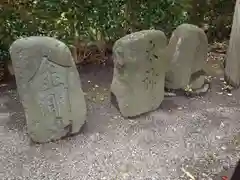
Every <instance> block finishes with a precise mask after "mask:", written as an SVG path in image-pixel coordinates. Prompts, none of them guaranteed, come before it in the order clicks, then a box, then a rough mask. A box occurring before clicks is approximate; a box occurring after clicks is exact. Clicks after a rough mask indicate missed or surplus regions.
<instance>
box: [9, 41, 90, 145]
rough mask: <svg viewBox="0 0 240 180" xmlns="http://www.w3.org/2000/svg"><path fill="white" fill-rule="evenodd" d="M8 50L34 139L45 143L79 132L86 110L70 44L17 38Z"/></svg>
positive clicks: (30, 131)
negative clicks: (68, 45) (69, 47)
mask: <svg viewBox="0 0 240 180" xmlns="http://www.w3.org/2000/svg"><path fill="white" fill-rule="evenodd" d="M9 51H10V55H11V59H12V63H13V68H14V71H15V77H16V83H17V88H18V93H19V98H20V99H21V101H22V104H23V107H24V110H25V115H26V121H27V128H28V133H29V135H30V137H31V139H32V140H33V141H34V142H39V143H43V142H49V141H52V140H57V139H60V138H61V137H63V136H66V135H67V134H74V133H77V132H79V130H80V128H81V127H82V125H83V124H84V123H85V119H86V112H87V110H86V103H85V98H84V94H83V91H82V89H81V82H80V77H79V74H78V71H77V69H76V66H75V64H74V61H73V58H72V56H71V53H70V51H69V49H68V47H67V46H66V45H65V44H64V43H62V42H60V41H58V40H56V39H54V38H50V37H37V36H32V37H28V38H22V39H18V40H16V41H15V42H14V43H13V44H12V45H11V47H10V49H9Z"/></svg>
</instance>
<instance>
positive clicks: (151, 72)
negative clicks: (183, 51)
mask: <svg viewBox="0 0 240 180" xmlns="http://www.w3.org/2000/svg"><path fill="white" fill-rule="evenodd" d="M166 46H167V38H166V36H165V34H164V33H163V32H162V31H159V30H143V31H139V32H135V33H132V34H129V35H127V36H124V37H122V38H121V39H119V40H117V41H116V42H115V44H114V46H113V59H114V74H113V80H112V84H111V91H112V93H113V95H115V99H116V102H117V105H118V108H119V110H120V112H121V114H122V115H123V116H124V117H134V116H137V115H141V114H143V113H146V112H149V111H152V110H155V109H157V108H158V107H159V106H160V104H161V102H162V100H163V98H164V79H165V73H166V67H167V65H168V62H167V58H166V57H165V55H166V53H165V48H166Z"/></svg>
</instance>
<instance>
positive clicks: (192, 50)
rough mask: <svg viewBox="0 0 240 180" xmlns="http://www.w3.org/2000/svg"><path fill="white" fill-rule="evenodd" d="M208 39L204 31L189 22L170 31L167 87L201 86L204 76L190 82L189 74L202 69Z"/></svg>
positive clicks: (205, 57)
mask: <svg viewBox="0 0 240 180" xmlns="http://www.w3.org/2000/svg"><path fill="white" fill-rule="evenodd" d="M207 52H208V40H207V36H206V34H205V33H204V31H203V30H202V29H200V28H198V27H197V26H194V25H191V24H182V25H180V26H178V27H177V28H176V30H175V31H174V32H173V33H172V36H171V39H170V41H169V45H168V53H169V56H172V57H171V58H170V66H169V71H168V72H167V74H166V87H167V88H168V89H184V88H186V86H187V85H192V88H193V89H198V88H201V87H202V86H203V84H204V76H200V77H199V78H198V79H196V80H195V81H194V82H190V78H191V75H192V74H193V73H195V72H197V71H199V70H202V69H204V62H205V60H206V59H207Z"/></svg>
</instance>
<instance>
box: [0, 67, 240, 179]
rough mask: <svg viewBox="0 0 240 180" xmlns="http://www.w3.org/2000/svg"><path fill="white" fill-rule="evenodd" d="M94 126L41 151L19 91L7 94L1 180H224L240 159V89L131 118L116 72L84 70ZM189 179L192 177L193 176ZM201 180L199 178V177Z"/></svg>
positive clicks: (0, 113)
mask: <svg viewBox="0 0 240 180" xmlns="http://www.w3.org/2000/svg"><path fill="white" fill-rule="evenodd" d="M80 72H81V80H82V84H83V89H84V92H86V99H87V104H88V110H89V112H88V120H87V123H86V125H85V126H84V127H83V130H82V132H81V133H80V134H79V135H76V136H73V137H69V138H66V139H63V140H59V141H57V142H54V143H47V144H41V145H39V144H33V143H31V141H30V139H29V137H28V135H27V133H26V124H25V118H24V113H23V110H22V107H21V104H20V103H19V101H18V98H17V94H16V89H15V88H14V85H13V86H12V85H11V84H8V85H6V86H5V87H2V88H1V89H0V93H1V94H0V179H1V180H28V179H29V180H189V179H191V177H190V176H193V177H194V178H195V180H211V179H213V180H218V179H219V180H220V179H221V178H220V177H219V176H220V175H231V173H232V171H233V167H234V166H235V164H236V163H237V161H238V159H239V158H240V121H239V117H240V103H239V100H238V99H240V90H237V91H235V92H233V95H232V96H230V95H227V94H224V93H223V94H221V93H218V92H221V84H222V83H221V82H220V80H218V79H216V80H214V81H213V85H212V90H211V92H209V93H208V94H207V95H205V96H204V97H198V98H186V97H172V98H166V99H165V100H164V102H163V103H162V105H161V107H160V108H159V109H158V110H157V111H155V112H152V113H149V114H147V115H144V116H140V117H138V118H135V119H124V118H122V117H121V115H120V114H119V112H118V111H117V109H116V108H115V107H114V106H113V105H111V103H110V93H109V86H110V83H111V79H112V69H111V68H109V67H105V68H104V67H102V68H99V67H95V66H89V67H87V68H84V70H80ZM186 171H187V172H189V174H190V175H189V174H188V173H187V172H186ZM192 179H193V178H192Z"/></svg>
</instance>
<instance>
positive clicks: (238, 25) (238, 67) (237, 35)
mask: <svg viewBox="0 0 240 180" xmlns="http://www.w3.org/2000/svg"><path fill="white" fill-rule="evenodd" d="M239 47H240V0H236V4H235V11H234V16H233V24H232V30H231V35H230V41H229V47H228V52H227V59H226V67H225V80H226V81H227V82H228V83H229V84H230V85H232V86H234V87H239V85H240V50H239Z"/></svg>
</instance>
